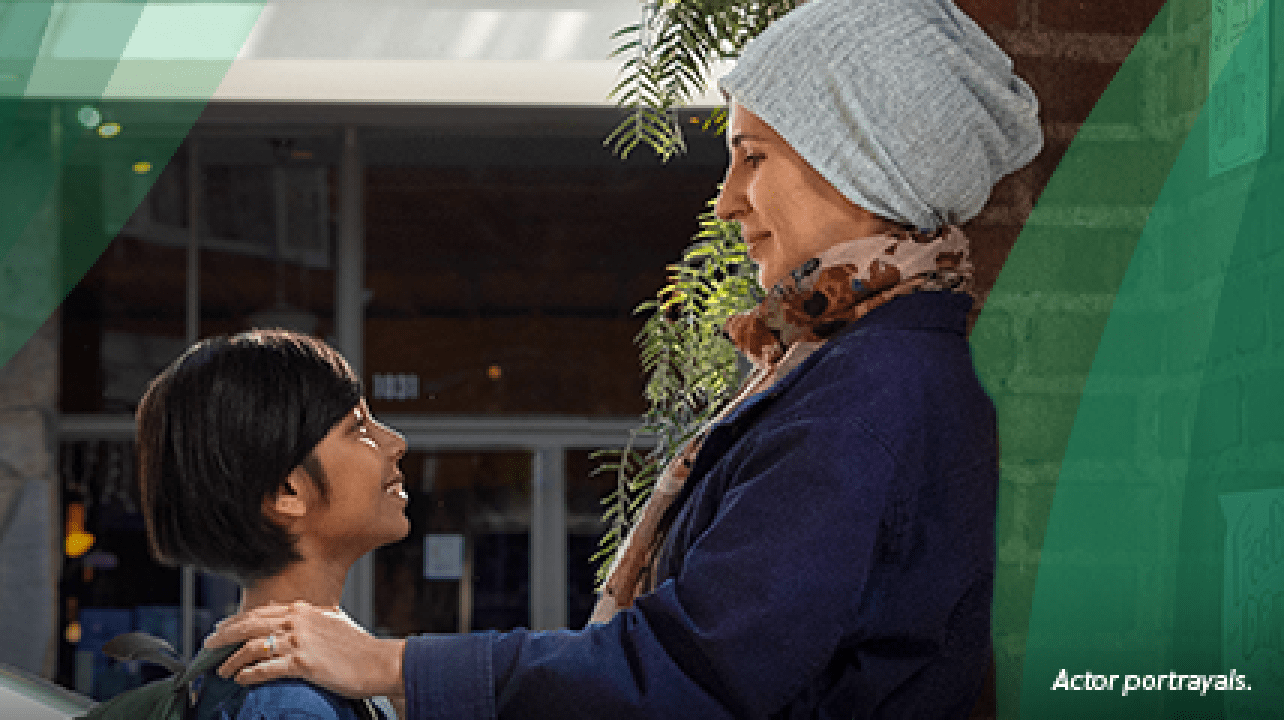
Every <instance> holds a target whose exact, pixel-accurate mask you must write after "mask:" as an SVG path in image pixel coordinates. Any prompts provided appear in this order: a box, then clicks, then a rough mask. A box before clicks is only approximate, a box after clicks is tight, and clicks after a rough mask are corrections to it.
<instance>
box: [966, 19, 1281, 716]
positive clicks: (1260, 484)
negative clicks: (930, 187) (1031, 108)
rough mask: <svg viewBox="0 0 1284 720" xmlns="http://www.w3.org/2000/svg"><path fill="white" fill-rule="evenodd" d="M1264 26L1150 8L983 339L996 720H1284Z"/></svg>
mask: <svg viewBox="0 0 1284 720" xmlns="http://www.w3.org/2000/svg"><path fill="white" fill-rule="evenodd" d="M1238 5H1244V6H1245V7H1246V8H1247V10H1245V9H1244V8H1238V7H1230V8H1229V10H1228V9H1227V6H1238ZM1231 11H1238V12H1240V13H1241V16H1242V21H1241V22H1240V24H1239V26H1238V27H1235V28H1234V30H1235V33H1236V34H1238V35H1239V36H1240V37H1242V38H1243V39H1242V40H1241V41H1240V42H1239V44H1238V46H1233V54H1232V52H1231V46H1227V45H1226V43H1225V37H1226V35H1225V27H1226V22H1225V21H1226V17H1227V15H1228V14H1230V13H1231ZM1219 12H1220V13H1222V14H1221V15H1218V13H1219ZM1270 20H1271V13H1270V12H1268V11H1267V8H1265V7H1264V8H1263V10H1261V11H1258V12H1254V6H1253V5H1252V3H1251V2H1244V3H1225V4H1222V6H1221V7H1220V8H1216V9H1210V7H1209V6H1208V5H1207V4H1206V3H1200V2H1191V1H1190V0H1177V1H1176V2H1170V3H1169V4H1168V5H1167V6H1166V7H1165V8H1164V10H1163V11H1162V12H1161V13H1160V14H1159V15H1158V16H1157V17H1156V19H1155V21H1154V22H1153V23H1152V25H1151V27H1150V29H1149V30H1148V31H1147V33H1146V34H1145V35H1144V36H1143V37H1142V39H1141V40H1140V41H1139V42H1138V44H1137V46H1136V47H1135V49H1134V51H1133V53H1132V54H1131V55H1130V56H1129V58H1128V60H1127V62H1125V64H1124V65H1123V67H1122V68H1121V69H1120V71H1119V73H1118V74H1117V75H1116V77H1115V79H1114V80H1113V81H1112V83H1111V85H1110V87H1109V88H1108V89H1107V91H1106V93H1105V94H1104V95H1103V96H1102V98H1101V100H1100V101H1099V102H1098V104H1097V106H1096V108H1094V110H1093V112H1092V114H1091V116H1090V117H1089V119H1088V121H1087V122H1086V123H1085V124H1084V126H1083V128H1082V130H1081V131H1080V133H1079V134H1078V135H1077V136H1076V140H1075V142H1074V143H1073V144H1072V145H1071V147H1070V148H1069V150H1068V151H1067V153H1066V155H1065V157H1064V159H1063V161H1062V162H1061V164H1060V166H1059V167H1058V169H1057V172H1056V174H1055V175H1054V176H1053V179H1052V181H1051V182H1050V183H1049V184H1048V186H1047V188H1046V190H1045V191H1044V193H1043V196H1042V197H1041V198H1040V201H1039V204H1038V206H1037V207H1036V208H1035V211H1034V212H1033V213H1032V215H1031V217H1030V221H1029V223H1028V225H1027V227H1026V229H1025V230H1024V231H1023V233H1022V235H1021V237H1020V239H1019V240H1018V242H1017V244H1016V246H1015V248H1014V250H1013V252H1012V254H1011V256H1010V258H1009V260H1008V262H1007V264H1006V265H1005V267H1004V269H1003V272H1002V274H1001V276H1000V278H999V281H998V283H997V284H996V286H995V288H994V291H993V293H992V295H991V297H990V300H989V302H988V304H987V306H986V309H985V310H984V311H983V313H982V315H981V318H980V319H979V321H978V324H977V327H976V330H975V331H974V335H973V337H974V342H975V344H976V350H977V361H978V367H979V368H980V369H981V372H982V376H983V378H984V380H985V382H986V385H987V387H988V388H989V389H990V390H991V392H992V394H993V395H994V397H995V400H996V403H997V404H998V406H999V410H1000V422H1001V436H1002V443H1003V445H1002V452H1003V484H1002V487H1001V498H1000V519H999V527H998V529H999V560H1000V571H999V576H998V579H997V588H996V597H995V640H996V651H997V664H998V685H999V717H1000V718H1016V717H1022V718H1038V719H1040V720H1042V719H1043V718H1076V719H1078V718H1085V717H1091V718H1094V719H1095V718H1114V717H1119V718H1133V719H1136V718H1170V717H1226V718H1239V717H1284V491H1281V489H1280V488H1281V484H1282V483H1284V415H1282V414H1281V411H1282V409H1284V353H1282V352H1281V351H1282V346H1284V332H1281V327H1282V326H1284V293H1281V288H1280V287H1279V283H1278V281H1277V280H1276V278H1277V277H1278V276H1279V275H1280V273H1281V271H1284V243H1282V242H1281V241H1280V239H1279V234H1278V232H1277V231H1276V230H1275V229H1274V228H1275V226H1276V225H1277V224H1278V223H1277V216H1276V215H1275V214H1274V212H1275V209H1276V208H1277V207H1281V203H1280V201H1279V199H1278V198H1280V197H1284V193H1281V188H1280V183H1279V178H1280V177H1281V170H1282V169H1284V164H1282V163H1280V161H1279V153H1278V152H1268V153H1266V154H1265V155H1264V156H1261V157H1258V156H1257V154H1256V153H1255V152H1252V148H1253V147H1254V146H1257V145H1260V143H1257V142H1256V139H1255V136H1254V133H1255V132H1256V130H1255V129H1257V128H1260V127H1269V129H1270V130H1271V131H1274V132H1275V133H1276V138H1275V139H1274V143H1275V145H1276V146H1278V143H1279V140H1280V137H1281V136H1280V135H1279V134H1278V133H1279V129H1280V127H1281V124H1280V123H1279V118H1278V115H1277V114H1275V113H1273V112H1271V111H1272V110H1273V107H1274V106H1273V104H1271V103H1270V102H1267V101H1266V98H1268V97H1269V95H1268V94H1267V93H1268V92H1269V78H1270V75H1269V66H1270V54H1271V48H1270V44H1269V43H1267V42H1266V38H1268V37H1270V34H1269V33H1270V29H1271V28H1270V26H1269V22H1270ZM1210 28H1211V35H1212V36H1213V42H1212V44H1213V45H1214V47H1211V48H1210V40H1209V37H1210ZM1218 42H1221V43H1222V46H1221V47H1220V48H1219V47H1216V45H1217V43H1218ZM1210 50H1211V51H1212V52H1210ZM1210 56H1211V58H1212V62H1213V63H1214V68H1215V69H1216V68H1223V67H1224V69H1222V70H1221V72H1220V74H1217V75H1216V80H1215V82H1214V84H1213V86H1212V90H1211V91H1209V90H1208V87H1209V83H1208V69H1207V67H1208V63H1209V62H1210ZM1227 58H1229V60H1228V59H1227ZM1205 96H1207V97H1209V98H1211V99H1210V101H1209V102H1208V103H1207V104H1206V106H1205V103H1204V98H1205ZM1267 113H1271V114H1270V115H1269V117H1268V115H1267ZM1268 120H1269V124H1268ZM1186 128H1190V129H1189V132H1188V133H1187V132H1186V131H1185V130H1186ZM1267 147H1269V145H1268V146H1267ZM1246 148H1247V150H1246ZM1170 167H1171V171H1169V168H1170ZM1045 528H1046V534H1045ZM1062 670H1065V671H1066V672H1065V674H1064V675H1062V673H1061V671H1062ZM1232 670H1234V671H1235V673H1234V674H1232V673H1231V671H1232ZM1112 675H1114V676H1117V677H1115V678H1114V679H1113V681H1112V680H1111V676H1112ZM1161 675H1162V678H1163V679H1162V680H1160V676H1161ZM1196 675H1198V676H1200V677H1199V678H1196V677H1194V676H1196ZM1129 676H1133V677H1131V678H1130V677H1129ZM1147 676H1149V677H1147ZM1133 685H1136V686H1137V687H1136V689H1131V686H1133ZM1076 688H1084V689H1076ZM1098 688H1104V689H1098ZM1125 690H1127V694H1126V695H1125Z"/></svg>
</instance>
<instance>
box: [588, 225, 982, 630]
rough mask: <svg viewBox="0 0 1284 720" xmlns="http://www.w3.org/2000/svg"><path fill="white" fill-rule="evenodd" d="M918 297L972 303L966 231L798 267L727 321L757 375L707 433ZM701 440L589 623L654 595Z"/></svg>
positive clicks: (652, 510)
mask: <svg viewBox="0 0 1284 720" xmlns="http://www.w3.org/2000/svg"><path fill="white" fill-rule="evenodd" d="M922 291H949V292H961V293H968V294H971V292H972V263H971V259H970V250H969V246H968V240H967V236H965V235H964V234H963V231H962V230H960V229H958V228H957V227H955V226H952V225H949V226H945V227H942V228H941V229H939V230H936V231H926V232H915V231H912V230H895V231H892V232H889V233H886V234H881V235H873V236H870V237H863V238H857V239H855V240H849V241H847V242H843V243H838V244H836V245H834V246H832V247H830V248H828V249H827V250H825V251H824V252H822V253H821V254H820V255H818V256H817V257H814V258H811V259H810V260H808V261H807V262H805V263H803V264H802V265H801V266H799V267H798V268H796V269H794V271H793V272H792V273H790V274H789V276H788V277H786V278H785V279H784V280H782V281H781V282H779V283H777V284H776V285H775V286H774V287H772V289H771V291H770V292H768V293H767V297H766V299H764V300H763V301H762V302H761V303H760V304H759V305H758V306H757V307H755V308H753V309H752V310H749V311H746V312H743V313H740V314H738V315H735V316H733V317H731V319H729V320H728V321H727V323H726V326H725V329H726V333H727V335H728V337H730V338H731V341H732V342H733V343H734V344H735V345H736V347H737V348H738V349H739V350H740V351H741V352H742V353H744V354H745V356H746V357H748V358H749V360H750V361H751V362H752V363H753V364H754V371H753V373H751V374H750V376H749V378H748V379H747V380H746V381H745V384H744V385H743V386H742V387H741V390H740V392H739V394H738V395H737V396H736V398H735V399H734V400H732V401H731V402H730V403H728V404H727V406H726V407H725V408H724V409H723V410H722V413H720V414H719V415H718V417H717V418H715V419H714V420H713V422H712V423H710V424H711V425H712V424H713V423H716V422H718V420H720V419H721V418H722V417H723V416H724V415H726V414H727V413H728V412H729V411H730V410H731V409H733V408H735V407H736V406H738V405H739V404H740V403H742V402H743V401H744V400H745V399H746V398H748V397H750V396H751V395H754V394H756V393H758V392H761V391H763V390H765V389H767V388H769V387H770V386H771V385H772V384H774V383H775V382H776V381H777V380H779V379H780V378H782V377H784V376H785V375H787V374H788V373H789V371H790V370H792V369H794V368H795V367H797V366H798V365H800V364H801V363H802V361H803V360H805V359H806V358H807V356H808V355H810V354H811V353H812V352H814V351H815V350H816V348H818V347H820V346H821V345H822V344H823V343H824V342H825V341H826V340H827V339H829V338H830V337H833V335H834V334H835V333H837V332H838V331H839V330H841V329H842V328H844V327H846V326H847V325H848V324H849V323H851V322H853V321H855V320H857V319H859V318H861V317H863V316H865V315H866V314H867V313H869V312H870V311H871V310H873V309H875V308H877V307H879V306H881V305H884V304H886V303H887V302H889V301H890V300H892V299H893V298H895V297H898V296H900V295H908V294H909V293H913V292H922ZM703 437H704V433H703V432H702V433H700V434H699V435H697V436H696V437H695V438H694V439H692V440H691V441H690V442H689V443H687V445H686V446H685V447H684V448H683V449H682V450H681V451H680V452H679V453H678V454H677V455H676V456H675V457H674V458H673V459H672V460H670V461H669V464H668V465H667V466H666V467H665V470H664V472H663V473H661V475H660V477H659V478H658V479H657V480H656V484H655V488H654V489H653V490H652V492H651V497H650V498H648V500H647V502H646V505H645V506H644V507H643V509H642V513H641V514H640V516H639V518H638V521H637V524H636V525H635V526H634V527H633V530H632V531H631V532H630V533H629V535H628V537H627V538H626V539H625V541H624V543H623V545H622V546H621V548H620V549H619V550H618V551H617V552H616V556H615V561H614V564H613V565H612V566H611V569H610V571H609V572H608V574H607V579H606V582H604V583H603V585H602V595H601V597H600V598H599V600H598V603H597V607H595V608H594V610H593V615H592V617H591V618H590V622H606V621H607V620H609V619H610V618H611V616H612V615H614V614H615V612H616V611H617V610H619V609H620V608H626V607H629V606H631V605H632V604H633V599H634V598H635V597H637V595H639V594H641V593H643V592H646V591H647V590H650V589H651V586H652V582H653V580H652V579H653V577H654V572H653V566H654V562H655V559H656V557H655V555H656V549H657V548H658V546H659V544H660V542H659V541H660V540H662V538H661V537H659V533H660V532H662V531H661V529H660V525H661V518H662V517H664V515H665V512H666V511H667V510H668V509H669V506H670V505H671V504H672V503H673V501H674V499H675V498H676V497H677V496H678V493H679V492H681V490H682V486H683V484H684V483H685V482H686V479H687V476H688V475H689V474H690V472H691V464H692V462H693V461H694V459H695V456H696V454H697V453H698V452H699V450H700V442H701V440H702V439H703Z"/></svg>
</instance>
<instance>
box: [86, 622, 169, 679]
mask: <svg viewBox="0 0 1284 720" xmlns="http://www.w3.org/2000/svg"><path fill="white" fill-rule="evenodd" d="M103 654H104V655H107V656H108V657H113V658H116V659H117V660H124V661H130V660H141V661H143V662H149V663H153V664H155V665H160V666H161V667H163V668H165V669H166V670H168V671H170V673H171V674H173V675H177V674H179V673H181V672H183V661H182V660H179V659H178V653H177V652H176V651H175V650H174V646H173V645H170V644H169V643H168V642H166V641H165V640H164V639H162V638H158V637H156V636H155V635H148V634H147V633H142V632H130V633H124V634H123V635H117V636H116V637H114V638H112V639H111V640H108V641H107V642H106V643H105V644H104V645H103Z"/></svg>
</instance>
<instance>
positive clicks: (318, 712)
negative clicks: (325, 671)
mask: <svg viewBox="0 0 1284 720" xmlns="http://www.w3.org/2000/svg"><path fill="white" fill-rule="evenodd" d="M354 702H355V701H353V700H349V699H347V698H344V697H340V696H338V695H335V694H334V693H332V692H330V691H329V690H326V689H325V688H321V687H318V686H316V685H313V684H311V683H309V682H306V681H303V680H295V679H292V678H287V679H283V680H273V681H271V682H266V683H263V684H262V685H252V686H248V687H242V686H241V685H238V684H236V682H235V681H232V680H225V679H223V678H221V677H219V676H218V675H217V674H216V673H215V672H214V671H213V670H211V671H209V672H208V673H206V674H205V675H204V676H203V678H202V683H201V689H200V699H199V701H198V703H197V705H196V713H195V717H194V720H363V717H364V716H362V715H361V714H360V713H359V712H358V711H357V708H356V707H355V704H354ZM376 713H378V715H379V717H381V718H382V717H384V715H383V712H382V711H380V710H377V709H376Z"/></svg>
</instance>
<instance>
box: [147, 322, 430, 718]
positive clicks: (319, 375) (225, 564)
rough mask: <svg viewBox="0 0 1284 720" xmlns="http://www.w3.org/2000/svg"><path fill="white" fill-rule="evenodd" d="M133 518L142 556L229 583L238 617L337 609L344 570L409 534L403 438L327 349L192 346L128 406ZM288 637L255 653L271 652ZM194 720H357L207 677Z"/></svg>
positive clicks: (297, 685) (278, 686)
mask: <svg viewBox="0 0 1284 720" xmlns="http://www.w3.org/2000/svg"><path fill="white" fill-rule="evenodd" d="M137 441H138V451H139V476H140V483H141V490H142V492H141V496H142V507H143V516H144V519H145V521H146V524H147V534H148V539H149V542H150V544H151V547H152V551H153V553H154V554H155V555H156V556H157V557H158V558H159V559H160V560H161V561H163V562H167V563H171V564H180V563H181V564H189V565H194V566H196V567H199V568H201V569H203V570H206V571H209V572H214V573H220V574H223V575H227V576H230V577H232V578H234V579H235V580H237V581H238V582H239V583H240V584H241V587H242V597H241V610H242V611H244V610H249V609H251V608H255V607H260V606H264V605H268V604H272V603H277V604H281V603H290V602H294V601H297V600H302V601H306V602H308V603H310V604H314V605H319V606H323V607H330V608H333V609H335V610H337V609H338V605H339V602H340V599H341V598H342V595H343V585H344V580H345V578H346V577H347V574H348V569H349V567H351V565H352V563H354V562H355V561H356V560H357V559H358V558H360V557H361V556H362V555H364V554H365V553H367V552H369V551H370V550H373V549H374V548H377V547H379V546H380V545H384V544H387V543H390V542H395V541H397V540H400V539H401V538H403V537H405V535H406V533H407V532H409V530H410V522H409V520H408V519H407V518H406V514H405V507H406V500H407V496H406V493H405V489H404V487H403V486H402V479H403V478H402V475H401V471H400V470H399V469H398V467H397V463H398V461H399V460H400V459H401V457H402V456H403V455H404V454H405V451H406V442H405V439H404V438H403V437H402V436H401V435H400V434H398V433H397V432H396V431H394V430H392V429H391V428H389V427H387V426H386V425H383V424H381V423H379V422H378V421H376V420H375V419H374V417H373V416H372V415H371V414H370V409H369V408H368V407H367V405H366V401H365V399H364V398H363V397H362V392H361V381H360V379H359V378H358V377H357V376H356V375H355V374H354V373H353V372H352V369H351V368H350V367H349V366H348V364H347V363H346V362H345V361H344V359H343V358H342V357H341V356H340V355H339V354H338V353H337V352H335V351H334V350H333V349H331V348H330V347H328V346H327V345H326V344H325V343H323V342H321V341H320V340H317V339H315V338H312V337H308V336H306V335H300V334H296V333H291V332H287V331H283V330H255V331H251V332H247V333H243V334H240V335H235V336H231V337H216V338H211V339H208V340H203V341H201V342H199V343H197V344H196V345H194V346H192V347H191V348H190V349H189V350H188V351H187V352H185V353H184V354H183V355H182V356H181V357H179V358H178V359H177V360H175V361H174V363H173V364H171V365H170V366H169V367H168V368H166V369H165V370H164V371H163V372H161V374H160V375H158V376H157V377H156V379H154V380H153V381H152V383H151V385H150V386H149V387H148V389H147V392H146V393H145V394H144V396H143V399H142V401H141V403H140V404H139V407H138V413H137ZM291 642H292V640H291V637H290V635H288V634H282V635H276V636H273V637H271V638H268V640H267V641H266V642H265V643H264V649H266V650H270V651H273V652H275V651H276V650H277V649H278V647H279V648H285V647H289V646H290V645H289V644H290V643H291ZM196 717H197V719H198V720H278V719H279V720H285V719H286V718H289V719H290V720H359V718H361V717H362V715H361V710H360V709H359V707H358V705H357V704H356V703H355V702H354V701H352V700H349V699H347V698H343V697H341V696H339V695H335V694H333V693H331V692H329V691H326V690H324V689H321V688H319V687H317V686H315V685H311V684H309V683H306V682H303V681H299V680H285V681H279V682H272V683H267V684H263V685H258V686H254V687H249V688H243V687H241V686H239V685H237V684H236V683H235V682H233V681H231V680H224V679H222V678H219V677H218V676H217V675H216V674H215V673H213V672H211V673H208V674H207V675H206V676H205V678H204V679H203V687H202V690H201V696H200V701H199V705H198V707H197V714H196Z"/></svg>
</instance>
